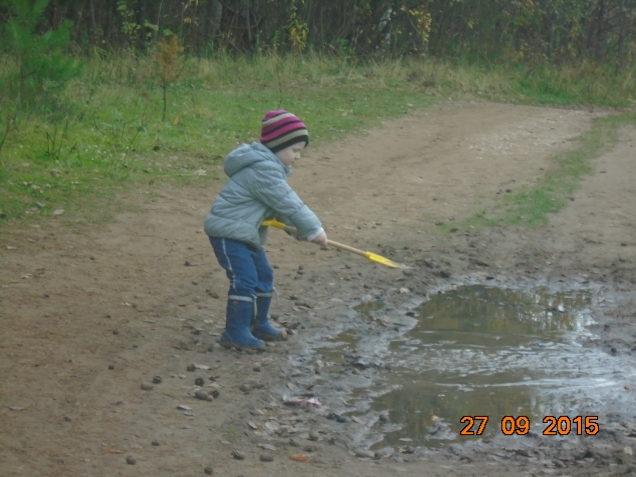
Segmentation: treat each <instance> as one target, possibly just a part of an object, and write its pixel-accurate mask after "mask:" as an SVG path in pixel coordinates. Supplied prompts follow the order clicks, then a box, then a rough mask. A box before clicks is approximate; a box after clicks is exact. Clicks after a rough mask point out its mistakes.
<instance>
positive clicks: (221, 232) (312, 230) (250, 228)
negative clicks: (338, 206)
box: [204, 142, 322, 247]
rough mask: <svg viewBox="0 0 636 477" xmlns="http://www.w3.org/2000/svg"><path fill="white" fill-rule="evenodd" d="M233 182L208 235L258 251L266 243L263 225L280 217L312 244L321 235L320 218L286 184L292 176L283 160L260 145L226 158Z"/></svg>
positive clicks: (215, 208)
mask: <svg viewBox="0 0 636 477" xmlns="http://www.w3.org/2000/svg"><path fill="white" fill-rule="evenodd" d="M224 170H225V173H226V174H227V176H228V177H229V178H230V179H229V180H228V181H227V183H226V184H225V185H224V186H223V188H222V189H221V192H220V193H219V195H218V196H217V197H216V199H215V200H214V203H213V204H212V210H211V211H210V213H209V214H208V215H207V217H206V218H205V224H204V228H205V233H206V234H208V235H209V236H210V237H222V238H229V239H234V240H239V241H241V242H245V243H248V244H250V245H252V246H254V247H260V246H262V245H263V244H264V243H265V240H266V239H267V228H268V227H262V226H261V223H262V222H263V220H266V219H270V218H277V219H278V220H281V221H282V222H285V223H287V224H290V225H293V226H295V227H296V229H297V230H298V233H299V235H300V236H301V237H303V238H309V239H310V240H311V239H313V238H315V237H316V236H318V235H319V233H320V232H322V224H321V223H320V220H318V217H317V216H316V214H314V213H313V212H312V211H311V209H310V208H309V207H307V206H306V205H305V204H304V203H303V201H302V200H300V197H298V195H297V194H296V193H295V192H294V191H293V190H292V188H291V187H290V186H289V184H287V176H288V175H289V174H291V169H289V168H288V167H287V166H285V164H283V163H282V161H281V160H280V159H279V158H278V156H276V154H274V153H273V152H272V151H271V150H270V149H268V148H267V147H266V146H263V145H262V144H261V143H259V142H254V143H252V144H242V145H241V146H239V147H238V148H236V149H235V150H233V151H232V152H231V153H230V154H228V156H227V157H226V158H225V163H224Z"/></svg>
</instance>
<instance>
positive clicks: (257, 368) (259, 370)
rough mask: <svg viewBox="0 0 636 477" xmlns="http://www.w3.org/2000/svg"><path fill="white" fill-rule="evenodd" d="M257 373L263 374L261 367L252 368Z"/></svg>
mask: <svg viewBox="0 0 636 477" xmlns="http://www.w3.org/2000/svg"><path fill="white" fill-rule="evenodd" d="M252 369H253V370H254V371H255V372H257V373H260V372H261V367H260V366H254V367H253V368H252Z"/></svg>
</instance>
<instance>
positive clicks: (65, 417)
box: [64, 414, 73, 422]
mask: <svg viewBox="0 0 636 477" xmlns="http://www.w3.org/2000/svg"><path fill="white" fill-rule="evenodd" d="M64 420H65V421H68V422H71V421H72V420H73V419H72V418H71V416H69V415H68V414H67V415H66V416H64Z"/></svg>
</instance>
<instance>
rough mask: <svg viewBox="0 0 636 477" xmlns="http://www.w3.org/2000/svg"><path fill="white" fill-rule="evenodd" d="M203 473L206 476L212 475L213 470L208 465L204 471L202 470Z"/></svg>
mask: <svg viewBox="0 0 636 477" xmlns="http://www.w3.org/2000/svg"><path fill="white" fill-rule="evenodd" d="M203 472H205V473H206V474H207V475H212V474H214V469H213V468H212V467H210V466H209V465H208V466H207V467H206V468H205V469H203Z"/></svg>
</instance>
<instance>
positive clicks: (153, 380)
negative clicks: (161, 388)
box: [152, 376, 163, 384]
mask: <svg viewBox="0 0 636 477" xmlns="http://www.w3.org/2000/svg"><path fill="white" fill-rule="evenodd" d="M162 381H163V379H162V377H161V376H155V377H154V378H152V382H153V383H155V384H161V382H162Z"/></svg>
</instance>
